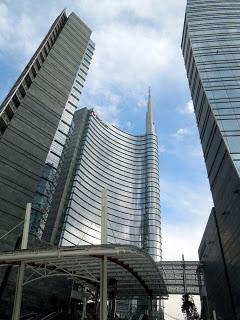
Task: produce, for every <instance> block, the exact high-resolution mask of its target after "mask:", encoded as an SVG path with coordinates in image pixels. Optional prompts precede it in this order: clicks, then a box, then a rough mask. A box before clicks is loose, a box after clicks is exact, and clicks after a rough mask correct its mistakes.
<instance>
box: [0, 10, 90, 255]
mask: <svg viewBox="0 0 240 320" xmlns="http://www.w3.org/2000/svg"><path fill="white" fill-rule="evenodd" d="M90 35H91V30H90V29H89V28H88V27H87V26H86V25H85V24H84V23H83V22H82V21H81V20H80V19H79V18H78V17H77V16H76V15H75V14H74V13H72V14H71V15H70V16H69V17H67V16H66V14H65V12H62V14H61V15H60V16H59V17H58V18H57V19H56V21H55V22H54V24H53V25H52V27H51V29H50V30H49V32H48V34H47V36H46V37H45V39H44V40H43V42H42V43H41V45H40V46H39V48H38V49H37V51H36V53H35V54H34V55H33V57H32V59H31V60H30V62H29V63H28V64H27V66H26V68H25V69H24V71H23V73H22V74H21V76H20V77H19V79H18V80H17V81H16V83H15V85H14V86H13V88H12V89H11V91H10V93H9V94H8V96H7V97H6V99H5V100H4V101H3V103H2V105H1V109H0V152H1V158H0V162H1V163H0V204H1V206H0V213H1V214H0V219H1V220H0V234H4V232H7V231H8V230H10V229H11V228H12V227H14V226H15V225H17V224H18V223H19V222H20V221H21V220H22V219H23V217H24V210H25V206H26V203H27V202H32V199H33V195H34V192H35V191H36V187H37V184H38V182H39V179H40V177H41V175H42V172H43V169H44V166H45V164H46V163H47V164H49V166H51V167H52V168H57V166H58V162H59V158H60V155H61V152H62V149H63V145H64V143H65V140H66V137H67V135H68V132H69V128H70V124H71V121H72V118H73V114H74V112H75V110H76V108H77V105H78V101H79V96H80V94H81V91H82V88H83V85H84V81H85V77H86V75H87V71H88V68H89V65H90V61H91V58H92V54H93V50H94V44H93V43H92V41H91V40H90ZM10 238H11V237H8V239H9V241H10V242H9V245H10V247H9V248H11V249H12V245H13V243H12V242H11V239H10Z"/></svg>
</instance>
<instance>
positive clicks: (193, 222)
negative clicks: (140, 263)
mask: <svg viewBox="0 0 240 320" xmlns="http://www.w3.org/2000/svg"><path fill="white" fill-rule="evenodd" d="M161 203H162V206H163V207H164V209H165V210H166V212H164V211H162V239H163V258H164V260H179V259H181V254H182V253H184V254H185V255H186V260H187V259H189V260H193V259H198V253H197V250H198V246H199V244H200V241H201V237H202V234H203V231H204V228H205V225H206V222H207V218H208V216H209V214H210V211H211V208H212V198H211V197H210V193H209V190H208V189H207V188H206V186H204V185H203V186H193V185H191V184H188V183H186V182H185V181H167V180H164V179H161ZM167 214H168V215H167Z"/></svg>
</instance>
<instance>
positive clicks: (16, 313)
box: [12, 203, 31, 320]
mask: <svg viewBox="0 0 240 320" xmlns="http://www.w3.org/2000/svg"><path fill="white" fill-rule="evenodd" d="M30 214H31V203H27V207H26V212H25V219H24V227H23V235H22V243H21V249H27V244H28V233H29V225H30ZM24 270H25V264H24V262H21V264H20V267H19V270H18V275H17V282H16V290H15V297H14V307H13V314H12V320H19V319H20V312H21V304H22V291H23V280H24Z"/></svg>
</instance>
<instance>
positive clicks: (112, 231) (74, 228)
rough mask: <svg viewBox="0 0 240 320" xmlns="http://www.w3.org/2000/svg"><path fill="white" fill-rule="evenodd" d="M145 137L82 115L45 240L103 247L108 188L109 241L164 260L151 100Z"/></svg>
mask: <svg viewBox="0 0 240 320" xmlns="http://www.w3.org/2000/svg"><path fill="white" fill-rule="evenodd" d="M146 118H147V120H146V122H147V124H146V133H145V134H143V135H131V134H129V133H126V132H123V131H121V130H120V129H118V128H116V127H115V126H113V125H111V124H108V123H105V122H104V121H103V120H102V119H101V118H100V117H99V116H98V115H97V113H96V112H95V111H94V110H93V109H87V108H83V109H81V110H78V111H77V112H76V113H75V115H74V119H73V128H72V135H71V137H70V139H69V143H68V144H66V148H65V150H64V151H63V164H62V171H61V173H60V175H59V178H58V184H57V187H56V191H55V194H54V195H53V201H52V206H51V209H50V211H49V216H48V219H47V224H46V228H45V232H44V233H43V238H44V239H45V240H47V241H50V242H51V243H52V244H60V245H62V246H69V245H89V244H100V239H101V233H100V228H101V194H102V190H103V188H104V187H106V188H107V189H108V242H109V243H113V244H115V243H117V244H131V245H135V246H138V247H140V248H143V249H144V250H146V251H147V252H148V253H149V254H150V255H151V256H152V257H153V258H154V259H155V260H156V261H159V260H160V259H161V226H160V199H159V169H158V142H157V136H156V134H155V132H154V126H153V119H152V105H151V97H150V95H149V98H148V112H147V116H146Z"/></svg>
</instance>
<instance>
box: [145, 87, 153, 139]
mask: <svg viewBox="0 0 240 320" xmlns="http://www.w3.org/2000/svg"><path fill="white" fill-rule="evenodd" d="M146 132H147V133H154V125H153V114H152V97H151V87H149V91H148V109H147V114H146Z"/></svg>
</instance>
